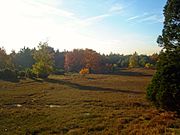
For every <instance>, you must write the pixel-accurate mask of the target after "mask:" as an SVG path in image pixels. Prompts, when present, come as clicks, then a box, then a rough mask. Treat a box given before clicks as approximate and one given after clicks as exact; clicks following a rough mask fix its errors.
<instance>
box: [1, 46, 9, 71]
mask: <svg viewBox="0 0 180 135" xmlns="http://www.w3.org/2000/svg"><path fill="white" fill-rule="evenodd" d="M7 61H8V56H7V54H6V51H5V49H4V48H0V69H4V68H6V67H7Z"/></svg>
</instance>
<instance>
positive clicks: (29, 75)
mask: <svg viewBox="0 0 180 135" xmlns="http://www.w3.org/2000/svg"><path fill="white" fill-rule="evenodd" d="M25 73H26V77H27V78H31V79H33V78H36V77H37V76H36V74H34V73H33V71H32V69H30V68H27V69H26V70H25Z"/></svg>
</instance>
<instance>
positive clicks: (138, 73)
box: [107, 70, 153, 77]
mask: <svg viewBox="0 0 180 135" xmlns="http://www.w3.org/2000/svg"><path fill="white" fill-rule="evenodd" d="M107 74H110V75H121V76H134V77H137V76H143V77H146V76H147V77H148V76H153V74H145V73H141V72H134V71H125V70H123V71H119V72H114V73H107Z"/></svg>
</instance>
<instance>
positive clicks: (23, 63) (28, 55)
mask: <svg viewBox="0 0 180 135" xmlns="http://www.w3.org/2000/svg"><path fill="white" fill-rule="evenodd" d="M33 52H34V50H31V49H29V48H28V47H27V48H26V47H24V48H22V49H21V50H20V51H19V52H18V53H17V54H15V55H14V57H13V63H14V64H15V66H16V68H18V69H20V70H21V69H22V70H24V69H26V68H32V65H33V64H34V63H35V60H34V58H33Z"/></svg>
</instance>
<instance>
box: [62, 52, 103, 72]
mask: <svg viewBox="0 0 180 135" xmlns="http://www.w3.org/2000/svg"><path fill="white" fill-rule="evenodd" d="M104 66H105V63H103V57H102V55H100V54H99V53H97V52H96V51H93V50H91V49H85V50H82V49H74V50H73V51H72V52H67V53H66V55H65V63H64V68H65V71H68V72H79V71H80V70H81V69H83V68H84V67H85V68H88V70H89V73H91V72H93V73H100V72H103V67H104Z"/></svg>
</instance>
